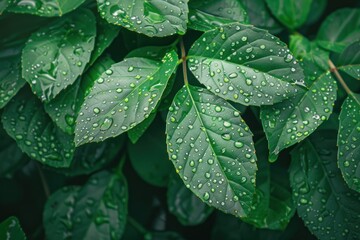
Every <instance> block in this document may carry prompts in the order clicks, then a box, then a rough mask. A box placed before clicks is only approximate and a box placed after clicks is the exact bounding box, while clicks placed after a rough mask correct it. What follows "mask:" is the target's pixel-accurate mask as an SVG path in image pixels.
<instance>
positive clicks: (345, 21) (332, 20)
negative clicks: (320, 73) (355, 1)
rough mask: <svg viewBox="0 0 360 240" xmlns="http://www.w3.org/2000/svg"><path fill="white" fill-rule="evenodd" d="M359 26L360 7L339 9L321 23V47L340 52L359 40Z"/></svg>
mask: <svg viewBox="0 0 360 240" xmlns="http://www.w3.org/2000/svg"><path fill="white" fill-rule="evenodd" d="M300 12H301V11H300ZM359 28H360V9H350V8H343V9H339V10H337V11H335V12H334V13H332V14H331V15H329V16H328V17H327V18H326V19H325V21H324V22H323V23H322V24H321V27H320V29H319V32H318V34H317V37H316V40H317V42H318V44H319V45H320V46H321V47H323V48H325V49H328V50H330V51H333V52H338V53H340V52H342V51H343V50H344V49H345V48H346V47H347V46H349V45H350V44H351V43H353V42H355V41H357V40H359V38H360V31H359Z"/></svg>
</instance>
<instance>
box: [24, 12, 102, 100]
mask: <svg viewBox="0 0 360 240" xmlns="http://www.w3.org/2000/svg"><path fill="white" fill-rule="evenodd" d="M95 35H96V25H95V17H94V15H93V14H92V13H91V12H90V11H89V10H85V9H82V10H79V11H76V12H74V13H72V14H70V15H67V16H66V17H63V18H60V19H58V20H57V21H55V22H53V23H51V24H50V25H48V26H46V27H43V28H41V29H40V30H38V31H37V32H35V33H33V34H32V35H31V37H30V38H29V40H28V41H27V43H26V46H25V48H24V49H23V52H22V75H23V77H24V78H25V80H26V81H27V82H28V83H29V84H30V86H31V88H32V90H33V92H34V93H35V94H36V95H37V96H38V97H39V98H40V99H41V100H42V101H49V100H51V99H53V98H54V97H55V96H56V95H58V94H59V92H60V91H61V90H63V89H65V88H66V87H67V86H69V85H71V84H72V83H74V81H75V80H76V79H77V78H78V77H79V76H80V75H81V74H82V72H83V71H84V69H85V66H86V64H87V63H88V62H89V60H90V55H91V51H92V50H93V49H94V42H95ZM44 36H46V37H44Z"/></svg>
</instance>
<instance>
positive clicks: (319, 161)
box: [290, 130, 360, 240]
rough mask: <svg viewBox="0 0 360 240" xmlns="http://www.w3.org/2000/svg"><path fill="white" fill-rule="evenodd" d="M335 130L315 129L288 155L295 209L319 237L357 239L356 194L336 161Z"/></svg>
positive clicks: (359, 210)
mask: <svg viewBox="0 0 360 240" xmlns="http://www.w3.org/2000/svg"><path fill="white" fill-rule="evenodd" d="M336 152H337V149H336V131H331V130H330V131H319V132H317V134H314V135H312V136H310V137H309V138H308V139H306V140H305V141H304V142H302V143H301V145H299V146H298V147H297V148H296V149H295V150H294V151H293V152H292V154H291V156H292V160H291V166H290V182H291V187H292V189H293V198H294V201H295V203H296V205H297V212H298V214H299V216H300V217H301V218H302V219H303V220H304V223H305V225H306V226H307V227H308V229H309V230H310V231H311V232H312V233H313V234H314V235H315V236H316V237H317V238H319V239H324V240H335V239H336V240H342V239H359V238H360V235H359V226H360V218H359V215H360V205H359V204H358V203H359V199H360V194H358V193H357V192H355V191H352V190H351V189H349V188H348V186H347V185H346V184H345V182H344V180H343V178H342V176H341V173H340V170H339V169H338V167H337V163H336V162H337V161H336Z"/></svg>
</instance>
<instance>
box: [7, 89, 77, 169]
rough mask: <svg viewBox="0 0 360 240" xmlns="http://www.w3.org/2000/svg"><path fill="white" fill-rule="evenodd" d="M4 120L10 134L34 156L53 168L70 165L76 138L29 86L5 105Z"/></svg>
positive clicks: (22, 148) (29, 154) (24, 149)
mask: <svg viewBox="0 0 360 240" xmlns="http://www.w3.org/2000/svg"><path fill="white" fill-rule="evenodd" d="M1 120H2V123H3V125H4V129H5V130H6V132H7V133H8V134H9V136H10V137H12V138H13V139H15V141H16V142H17V144H18V146H19V147H20V149H21V150H22V151H23V152H25V153H26V154H27V155H28V156H30V157H31V158H33V159H35V160H38V161H40V162H41V163H43V164H46V165H49V166H52V167H68V166H69V165H70V163H71V160H72V158H73V154H74V144H73V137H72V136H70V135H67V134H65V133H64V132H63V131H61V130H60V129H59V128H58V127H56V126H55V124H54V123H53V122H52V121H51V119H50V118H49V116H48V115H47V114H46V113H45V111H44V108H43V106H42V104H41V102H40V101H39V100H38V99H36V97H35V96H34V95H32V94H31V92H30V91H28V89H27V88H26V89H24V90H22V91H21V92H20V93H19V94H18V95H17V96H16V97H15V98H13V99H12V100H11V102H10V103H9V104H8V105H7V106H6V107H5V109H4V112H3V114H2V118H1Z"/></svg>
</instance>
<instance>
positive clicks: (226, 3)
mask: <svg viewBox="0 0 360 240" xmlns="http://www.w3.org/2000/svg"><path fill="white" fill-rule="evenodd" d="M189 9H190V12H189V28H192V29H194V30H198V31H202V32H206V31H209V30H212V29H214V28H216V27H220V26H221V25H224V24H228V23H233V22H241V23H247V22H248V17H247V13H246V11H245V9H244V6H243V4H242V3H241V2H240V1H238V0H223V1H218V0H206V1H204V0H192V1H190V2H189Z"/></svg>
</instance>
